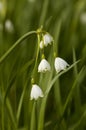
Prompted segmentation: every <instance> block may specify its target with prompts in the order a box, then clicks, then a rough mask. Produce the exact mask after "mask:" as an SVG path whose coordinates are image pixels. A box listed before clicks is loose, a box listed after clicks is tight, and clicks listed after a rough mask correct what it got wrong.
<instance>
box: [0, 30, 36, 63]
mask: <svg viewBox="0 0 86 130" xmlns="http://www.w3.org/2000/svg"><path fill="white" fill-rule="evenodd" d="M31 34H37V31H31V32H28V33H26V34H24V35H23V36H22V37H21V38H19V39H18V40H17V41H16V42H15V43H14V44H13V45H12V46H11V47H10V48H9V49H8V51H6V53H5V54H4V55H3V56H2V57H1V58H0V64H1V63H2V62H3V61H4V60H5V59H6V57H7V56H8V55H9V54H10V53H11V52H12V51H13V50H14V49H15V48H16V47H17V46H18V45H19V44H20V43H21V42H22V41H23V40H25V39H26V38H27V37H28V36H29V35H31Z"/></svg>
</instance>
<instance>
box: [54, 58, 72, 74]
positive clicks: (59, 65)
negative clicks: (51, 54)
mask: <svg viewBox="0 0 86 130" xmlns="http://www.w3.org/2000/svg"><path fill="white" fill-rule="evenodd" d="M54 66H55V70H56V72H57V73H59V72H60V71H62V70H65V69H66V67H67V66H69V64H68V63H67V62H66V61H65V60H63V59H62V58H60V57H56V58H55V63H54Z"/></svg>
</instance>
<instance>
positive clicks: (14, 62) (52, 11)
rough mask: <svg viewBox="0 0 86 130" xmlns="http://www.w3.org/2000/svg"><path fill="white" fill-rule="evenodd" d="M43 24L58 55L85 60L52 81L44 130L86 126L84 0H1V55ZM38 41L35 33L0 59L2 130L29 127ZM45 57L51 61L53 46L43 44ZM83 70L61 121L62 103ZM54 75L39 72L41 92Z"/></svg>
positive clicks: (23, 129)
mask: <svg viewBox="0 0 86 130" xmlns="http://www.w3.org/2000/svg"><path fill="white" fill-rule="evenodd" d="M41 25H43V29H44V30H46V31H48V32H49V33H50V34H51V35H52V36H53V38H54V41H55V44H56V47H57V48H56V50H57V55H58V56H59V57H62V58H63V59H65V60H66V61H67V62H68V63H69V64H70V65H71V64H72V63H73V62H75V61H76V60H78V59H81V62H80V63H79V64H77V65H76V66H75V67H74V68H73V69H72V70H70V71H68V72H67V73H66V74H63V75H62V76H61V77H60V78H59V79H58V80H57V81H56V82H55V84H54V85H53V88H52V90H51V91H50V93H49V95H48V99H47V102H46V108H45V118H44V119H45V120H44V130H54V129H55V130H57V129H59V130H76V129H78V130H86V66H85V65H86V0H0V57H1V56H2V55H3V54H4V53H5V52H6V51H7V50H8V49H9V48H10V47H11V46H12V45H13V44H14V43H15V42H16V41H17V40H18V39H19V38H20V37H21V36H23V35H24V34H25V33H27V32H29V31H32V30H37V29H38V28H40V26H41ZM36 43H37V38H36V36H35V35H31V36H30V37H29V38H27V39H26V40H24V41H23V42H22V43H21V44H20V45H19V46H18V47H17V48H16V49H14V50H13V51H12V53H10V55H9V56H8V57H7V58H6V59H5V60H4V61H3V62H2V63H0V130H15V129H17V130H30V121H31V111H32V104H33V102H32V101H30V100H29V99H30V90H31V74H32V71H33V67H34V62H35V56H36V49H37V48H36ZM45 56H46V58H47V59H49V61H50V63H51V65H52V66H53V52H52V46H50V47H49V48H48V47H47V48H46V49H45ZM50 57H51V58H50ZM39 61H40V58H39ZM39 61H38V62H39ZM82 69H83V73H81V75H79V78H78V81H77V83H76V87H75V89H74V91H73V94H72V96H71V98H70V101H69V102H68V105H67V108H66V110H65V113H64V115H63V117H62V120H61V121H60V118H61V112H62V108H63V106H64V104H65V102H66V101H67V98H68V94H69V93H70V91H71V88H72V86H73V85H74V83H75V81H76V79H77V77H78V73H79V72H80V71H81V70H82ZM54 74H55V72H54V71H53V72H51V73H50V74H49V73H48V74H43V75H39V74H38V77H37V83H39V84H40V85H41V86H42V88H43V91H45V90H46V88H47V84H48V81H50V80H51V78H50V77H51V76H52V75H54ZM43 76H44V78H43ZM44 86H45V87H44ZM20 99H21V102H22V103H20ZM41 101H42V100H41V99H39V101H38V103H39V105H38V106H39V108H38V109H39V110H40V104H41ZM19 103H20V104H21V110H20V113H19V112H18V108H19V107H18V106H19ZM18 113H19V115H18ZM38 114H39V112H38ZM59 121H60V123H59ZM58 124H59V125H58ZM16 127H17V128H16ZM57 127H59V128H57ZM40 130H41V129H40Z"/></svg>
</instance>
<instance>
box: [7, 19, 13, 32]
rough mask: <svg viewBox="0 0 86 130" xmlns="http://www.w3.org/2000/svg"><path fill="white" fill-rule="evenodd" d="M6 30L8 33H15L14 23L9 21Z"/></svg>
mask: <svg viewBox="0 0 86 130" xmlns="http://www.w3.org/2000/svg"><path fill="white" fill-rule="evenodd" d="M5 29H6V30H7V31H8V32H13V31H14V26H13V23H12V22H11V20H9V19H7V20H6V21H5Z"/></svg>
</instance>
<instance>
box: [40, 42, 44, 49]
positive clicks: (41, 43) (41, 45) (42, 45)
mask: <svg viewBox="0 0 86 130" xmlns="http://www.w3.org/2000/svg"><path fill="white" fill-rule="evenodd" d="M40 48H41V49H43V48H44V43H43V41H41V42H40Z"/></svg>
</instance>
